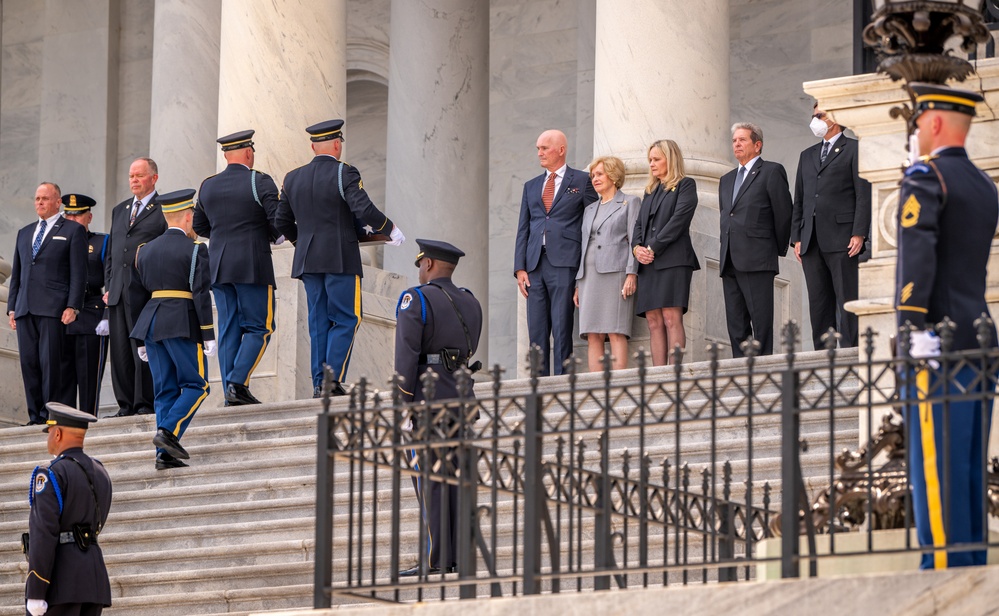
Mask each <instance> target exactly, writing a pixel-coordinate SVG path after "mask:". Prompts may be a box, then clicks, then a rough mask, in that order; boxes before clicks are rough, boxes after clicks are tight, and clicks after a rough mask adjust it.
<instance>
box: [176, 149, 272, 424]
mask: <svg viewBox="0 0 999 616" xmlns="http://www.w3.org/2000/svg"><path fill="white" fill-rule="evenodd" d="M253 133H254V131H252V130H246V131H240V132H238V133H233V134H232V135H226V136H225V137H221V138H220V139H219V140H218V142H219V144H221V146H222V151H223V152H230V151H234V150H240V149H244V148H253V141H252V137H253ZM278 203H279V199H278V189H277V185H275V184H274V180H272V179H271V176H269V175H267V174H266V173H262V172H260V171H256V170H254V169H250V168H249V167H247V166H245V165H242V164H239V163H230V164H229V165H228V166H227V167H226V168H225V169H224V170H223V171H222V172H221V173H219V174H217V175H214V176H212V177H210V178H208V179H206V180H205V181H204V182H203V183H202V184H201V189H200V190H199V191H198V204H197V206H196V207H195V209H194V231H195V232H196V233H197V234H198V235H201V236H202V237H206V238H209V239H210V240H211V247H210V249H209V251H208V255H209V262H210V265H211V272H212V291H213V293H214V296H215V306H216V308H217V309H218V321H219V322H218V325H219V338H218V343H219V351H218V352H219V368H220V370H221V376H222V387H223V390H224V392H225V399H226V405H227V406H228V405H240V404H254V403H258V402H259V401H258V400H257V399H256V398H255V397H253V395H252V394H250V391H249V385H250V375H252V374H253V370H254V369H255V368H256V367H257V364H259V363H260V360H261V358H263V356H264V351H266V350H267V343H268V342H269V341H270V338H271V335H272V334H273V333H274V324H275V321H274V288H275V282H274V265H273V262H272V261H271V246H270V244H271V242H272V241H274V240H276V239H277V237H278V235H279V234H278V233H277V231H276V230H275V229H274V228H273V226H272V225H271V221H272V220H273V218H274V216H275V214H276V213H277V208H278Z"/></svg>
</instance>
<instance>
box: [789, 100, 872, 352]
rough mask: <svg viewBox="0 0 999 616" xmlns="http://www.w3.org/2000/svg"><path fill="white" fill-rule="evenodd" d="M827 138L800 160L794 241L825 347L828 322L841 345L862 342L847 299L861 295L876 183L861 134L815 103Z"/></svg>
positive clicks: (816, 129)
mask: <svg viewBox="0 0 999 616" xmlns="http://www.w3.org/2000/svg"><path fill="white" fill-rule="evenodd" d="M808 126H809V128H810V129H811V131H812V134H814V135H815V136H816V137H820V138H821V139H822V141H820V142H819V143H816V144H815V145H813V146H811V147H809V148H807V149H805V151H803V152H802V153H801V158H800V159H799V160H798V173H797V177H796V178H795V182H794V207H793V210H792V213H791V244H792V245H793V246H794V255H795V257H797V259H798V261H799V262H800V263H801V267H802V269H803V270H804V273H805V286H806V287H807V288H808V312H809V317H810V320H811V323H812V341H813V343H814V345H815V348H816V349H821V348H823V347H824V344H823V342H822V336H823V335H825V333H826V332H827V331H829V328H830V327H831V328H833V329H835V330H836V331H837V332H838V333H839V334H840V336H842V337H841V339H840V346H842V347H852V346H857V317H856V315H854V314H852V313H850V312H847V311H846V310H844V309H843V304H844V303H846V302H848V301H850V300H854V299H857V266H858V265H859V263H860V261H859V257H860V254H861V252H863V250H864V240H865V239H866V238H867V236H868V234H869V233H870V229H871V185H870V184H869V183H868V182H867V181H866V180H864V179H861V177H860V175H859V174H858V173H857V145H858V144H857V140H856V139H851V138H849V137H847V136H846V135H844V134H843V127H842V126H840V125H839V124H837V123H836V122H835V121H834V120H833V119H832V118H831V117H830V115H829V114H828V113H826V112H825V111H822V110H821V109H819V108H818V103H815V105H814V106H813V109H812V121H811V123H810V124H809V125H808Z"/></svg>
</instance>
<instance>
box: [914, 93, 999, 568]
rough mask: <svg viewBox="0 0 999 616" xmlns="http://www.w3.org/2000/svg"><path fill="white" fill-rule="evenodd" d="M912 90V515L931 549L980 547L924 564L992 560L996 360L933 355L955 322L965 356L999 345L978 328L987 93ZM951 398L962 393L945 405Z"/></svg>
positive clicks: (987, 233)
mask: <svg viewBox="0 0 999 616" xmlns="http://www.w3.org/2000/svg"><path fill="white" fill-rule="evenodd" d="M910 86H911V87H912V90H913V92H914V93H915V94H916V109H915V112H916V119H915V122H916V126H917V131H916V135H917V138H918V141H919V154H921V156H920V157H919V159H918V160H917V161H915V162H914V163H913V164H912V165H910V166H909V168H908V169H907V170H906V172H905V177H904V178H903V179H902V187H901V189H900V192H899V198H898V202H899V208H898V219H897V222H898V265H897V268H896V271H895V282H896V291H895V298H896V303H895V310H896V311H897V315H898V324H899V325H905V324H907V323H909V324H911V325H913V326H915V328H916V331H914V332H912V334H911V336H910V349H909V352H910V354H911V356H912V357H913V358H916V361H912V362H911V363H909V364H908V368H909V369H908V371H907V373H906V374H905V380H904V381H903V383H904V384H905V390H904V395H905V398H906V399H907V400H910V401H911V402H910V404H908V405H907V406H906V408H905V418H906V422H905V423H906V426H907V428H908V430H909V437H908V438H909V440H908V451H909V461H908V462H909V465H908V468H909V477H910V483H911V485H912V504H913V514H914V517H915V519H916V531H917V535H918V537H919V544H920V545H921V546H936V547H944V546H948V547H949V546H955V545H960V544H965V545H966V547H972V546H974V545H976V544H978V545H980V546H981V549H972V550H968V549H965V550H961V551H953V552H947V551H946V550H936V551H933V552H926V553H924V554H923V556H922V562H921V564H920V567H921V568H923V569H941V568H946V567H960V566H966V565H984V564H985V556H986V554H985V548H984V544H983V542H984V541H985V540H986V538H987V537H986V534H985V533H986V532H987V525H986V524H985V502H986V501H985V492H984V490H983V485H984V478H983V477H982V473H983V472H984V470H985V453H986V450H987V449H986V445H987V441H988V437H989V429H988V428H989V424H990V423H991V419H992V395H993V386H992V383H993V382H994V379H995V378H996V375H995V370H994V368H993V367H992V365H991V360H989V361H988V362H986V360H983V359H981V358H980V357H979V358H975V357H974V356H971V357H968V358H967V359H965V360H963V361H962V362H960V363H952V364H950V368H949V369H947V371H946V372H944V371H943V370H942V368H943V366H942V365H941V362H937V361H934V360H933V359H932V358H933V357H935V356H937V355H939V354H940V350H941V349H940V346H941V345H940V338H938V337H937V335H936V334H935V333H934V332H933V326H935V325H936V324H937V323H939V322H941V321H944V320H945V319H949V320H951V321H953V322H954V325H955V328H954V335H953V342H952V344H951V349H952V350H955V351H962V350H968V349H978V348H979V346H980V344H981V345H983V346H985V347H987V348H994V347H995V346H996V331H995V327H994V326H993V325H992V323H991V322H990V323H989V324H988V328H987V329H986V331H985V334H986V337H985V339H984V340H983V341H982V342H981V343H980V342H979V340H978V335H979V332H978V327H977V326H976V321H977V320H978V319H979V318H980V317H982V316H987V315H988V313H989V307H988V304H987V303H986V301H985V289H986V286H987V285H986V270H987V267H988V262H989V254H990V252H991V247H992V236H993V234H994V233H995V229H996V223H997V221H999V197H997V195H996V186H995V184H994V183H993V181H992V179H991V178H990V177H989V176H988V175H987V174H985V173H984V172H983V171H982V170H981V169H979V168H978V167H976V166H975V165H974V163H972V162H971V160H969V159H968V153H967V151H966V150H965V149H964V143H965V140H966V139H967V136H968V130H969V129H970V128H971V120H972V118H973V117H974V116H975V104H976V103H979V102H981V101H982V97H981V96H980V95H979V94H977V93H975V92H966V91H962V90H956V89H953V88H948V87H946V86H941V85H934V84H920V83H913V84H910ZM923 360H925V361H923ZM943 365H944V366H945V365H946V362H943ZM983 385H984V386H985V387H987V389H984V388H983ZM942 395H949V396H951V397H954V396H958V395H960V398H958V399H950V400H942V399H941V396H942ZM945 438H946V439H947V442H945ZM969 544H970V545H969Z"/></svg>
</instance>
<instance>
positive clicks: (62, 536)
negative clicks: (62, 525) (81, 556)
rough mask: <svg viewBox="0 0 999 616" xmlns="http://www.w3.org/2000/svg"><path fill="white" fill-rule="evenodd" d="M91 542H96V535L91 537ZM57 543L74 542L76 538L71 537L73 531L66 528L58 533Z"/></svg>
mask: <svg viewBox="0 0 999 616" xmlns="http://www.w3.org/2000/svg"><path fill="white" fill-rule="evenodd" d="M91 541H92V542H93V543H97V535H94V538H93V539H91ZM59 543H76V538H75V537H73V531H71V530H67V531H66V532H64V533H59Z"/></svg>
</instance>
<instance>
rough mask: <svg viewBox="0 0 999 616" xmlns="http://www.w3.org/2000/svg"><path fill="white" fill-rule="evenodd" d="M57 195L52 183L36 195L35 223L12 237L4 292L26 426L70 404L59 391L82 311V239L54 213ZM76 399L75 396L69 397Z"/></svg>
mask: <svg viewBox="0 0 999 616" xmlns="http://www.w3.org/2000/svg"><path fill="white" fill-rule="evenodd" d="M61 197H62V191H61V190H60V189H59V187H58V186H57V185H55V184H53V183H51V182H43V183H42V184H40V185H39V186H38V188H37V190H35V212H36V213H37V214H38V220H37V221H35V222H33V223H31V224H29V225H27V226H26V227H24V228H22V229H21V230H20V231H18V232H17V244H16V247H15V249H14V264H13V268H12V269H11V273H10V284H9V289H8V292H7V316H8V318H9V319H10V328H11V329H12V330H14V331H16V332H17V349H18V354H19V355H20V359H21V376H22V377H23V378H24V393H25V396H26V398H27V405H28V425H34V424H41V423H45V421H46V420H47V419H48V411H47V410H46V409H45V403H46V402H62V403H63V404H72V403H73V402H75V400H73V399H70V398H69V396H68V394H69V393H72V390H71V389H70V388H68V387H64V386H63V382H62V376H61V372H62V365H63V353H64V352H65V349H66V341H65V336H66V327H65V326H66V325H69V324H70V323H72V322H73V321H75V320H76V315H78V314H79V313H80V309H81V308H82V307H83V294H84V289H85V288H86V286H87V234H86V232H85V231H84V229H83V227H82V226H80V225H79V224H77V223H75V222H72V221H69V220H66V219H65V218H63V216H62V214H61V213H60V212H59V207H60V206H61V205H62V201H61V200H60V199H61ZM73 397H74V398H75V396H73Z"/></svg>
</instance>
